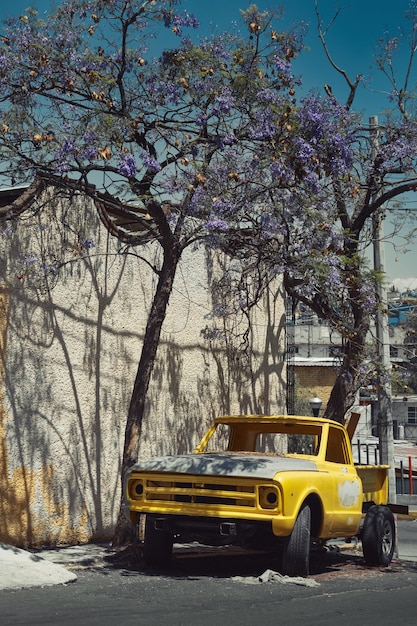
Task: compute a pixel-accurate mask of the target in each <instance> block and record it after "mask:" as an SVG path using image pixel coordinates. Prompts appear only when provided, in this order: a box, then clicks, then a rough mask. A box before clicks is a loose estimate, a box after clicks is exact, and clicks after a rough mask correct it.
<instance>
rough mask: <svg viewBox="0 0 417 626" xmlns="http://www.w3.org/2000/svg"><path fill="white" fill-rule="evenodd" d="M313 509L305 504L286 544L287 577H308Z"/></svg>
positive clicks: (285, 566)
mask: <svg viewBox="0 0 417 626" xmlns="http://www.w3.org/2000/svg"><path fill="white" fill-rule="evenodd" d="M310 523H311V509H310V507H309V506H308V504H303V506H302V507H301V509H300V512H299V514H298V517H297V519H296V521H295V524H294V528H293V530H292V533H291V535H290V536H289V538H288V539H287V540H286V542H285V544H284V551H283V558H282V573H283V574H286V575H287V576H308V572H309V565H310Z"/></svg>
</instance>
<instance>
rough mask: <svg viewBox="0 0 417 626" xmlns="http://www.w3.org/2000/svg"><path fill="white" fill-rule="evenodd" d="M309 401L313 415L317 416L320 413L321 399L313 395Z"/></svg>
mask: <svg viewBox="0 0 417 626" xmlns="http://www.w3.org/2000/svg"><path fill="white" fill-rule="evenodd" d="M309 402H310V408H311V412H312V413H313V417H318V416H319V413H320V408H321V405H322V404H323V400H321V399H320V398H318V397H317V396H315V397H314V398H311V400H310V401H309Z"/></svg>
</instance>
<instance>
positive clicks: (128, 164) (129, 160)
mask: <svg viewBox="0 0 417 626" xmlns="http://www.w3.org/2000/svg"><path fill="white" fill-rule="evenodd" d="M136 173H137V167H136V161H135V158H134V156H133V155H132V154H130V152H126V153H125V152H123V153H122V154H121V155H120V156H119V174H120V175H121V176H125V177H126V178H133V177H134V176H136Z"/></svg>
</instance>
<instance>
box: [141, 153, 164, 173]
mask: <svg viewBox="0 0 417 626" xmlns="http://www.w3.org/2000/svg"><path fill="white" fill-rule="evenodd" d="M142 160H143V163H144V165H145V167H146V168H147V169H148V170H150V171H151V172H155V173H156V172H159V171H160V169H161V166H160V164H159V163H158V161H157V160H156V159H155V157H153V156H152V155H151V154H149V152H145V153H144V154H143V155H142Z"/></svg>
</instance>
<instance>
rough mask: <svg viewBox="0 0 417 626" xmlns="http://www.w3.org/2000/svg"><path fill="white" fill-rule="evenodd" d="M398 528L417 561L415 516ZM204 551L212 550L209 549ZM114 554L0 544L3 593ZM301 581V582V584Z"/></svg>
mask: <svg viewBox="0 0 417 626" xmlns="http://www.w3.org/2000/svg"><path fill="white" fill-rule="evenodd" d="M398 525H399V528H400V531H399V535H400V541H399V545H398V555H397V558H398V559H399V560H405V561H415V562H417V519H415V518H412V517H409V518H406V519H402V520H400V521H399V522H398ZM329 546H330V549H332V548H334V549H336V550H344V551H346V550H354V551H355V552H359V550H360V545H357V542H355V541H352V543H351V544H345V543H344V542H343V541H330V542H329ZM176 549H177V550H180V551H182V552H184V551H185V552H186V551H187V550H189V546H187V545H183V546H177V547H176ZM201 549H204V548H201ZM205 549H206V550H213V549H211V548H207V547H206V548H205ZM112 554H114V550H112V549H111V546H110V545H106V544H92V543H91V544H84V545H78V546H69V547H58V548H52V549H44V550H40V551H36V552H35V551H33V552H30V551H27V550H21V549H20V548H16V547H14V546H10V545H7V544H3V543H0V591H2V590H16V589H26V588H29V587H46V586H51V585H66V584H68V583H72V582H75V581H76V580H77V573H76V572H77V570H80V569H84V568H94V567H98V568H100V567H102V565H103V562H104V560H105V559H106V558H108V557H109V556H111V555H112ZM264 576H265V577H266V578H268V582H271V581H273V582H281V583H282V582H287V581H285V580H283V578H282V577H280V575H279V574H277V573H276V572H271V571H269V570H268V571H266V572H265V574H264ZM260 582H263V581H262V580H260ZM293 582H297V581H293ZM301 582H302V581H298V583H299V584H301ZM304 584H307V581H304Z"/></svg>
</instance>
